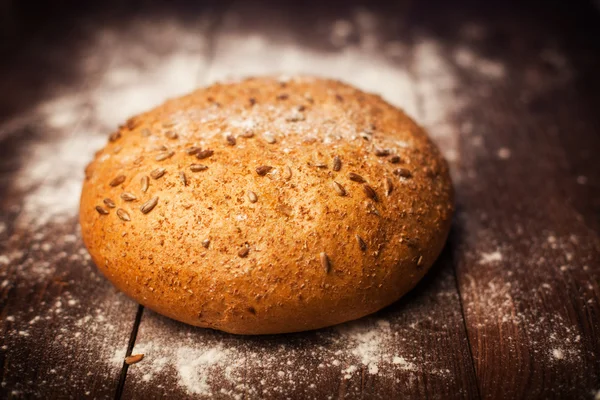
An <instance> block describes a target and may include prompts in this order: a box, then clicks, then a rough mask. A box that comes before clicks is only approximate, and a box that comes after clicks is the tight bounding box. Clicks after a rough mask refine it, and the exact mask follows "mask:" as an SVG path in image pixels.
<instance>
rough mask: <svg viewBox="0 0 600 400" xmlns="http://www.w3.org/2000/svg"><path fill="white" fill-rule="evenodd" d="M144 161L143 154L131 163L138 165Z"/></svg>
mask: <svg viewBox="0 0 600 400" xmlns="http://www.w3.org/2000/svg"><path fill="white" fill-rule="evenodd" d="M142 161H144V156H139V157H138V158H136V159H135V160H133V165H140V164H141V163H142Z"/></svg>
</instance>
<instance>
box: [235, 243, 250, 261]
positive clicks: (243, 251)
mask: <svg viewBox="0 0 600 400" xmlns="http://www.w3.org/2000/svg"><path fill="white" fill-rule="evenodd" d="M248 253H250V248H249V247H248V246H244V247H242V248H241V249H240V251H238V256H240V257H241V258H245V257H247V256H248Z"/></svg>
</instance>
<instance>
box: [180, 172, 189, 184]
mask: <svg viewBox="0 0 600 400" xmlns="http://www.w3.org/2000/svg"><path fill="white" fill-rule="evenodd" d="M179 180H180V181H181V184H182V185H183V186H187V184H188V182H187V177H186V176H185V172H183V171H179Z"/></svg>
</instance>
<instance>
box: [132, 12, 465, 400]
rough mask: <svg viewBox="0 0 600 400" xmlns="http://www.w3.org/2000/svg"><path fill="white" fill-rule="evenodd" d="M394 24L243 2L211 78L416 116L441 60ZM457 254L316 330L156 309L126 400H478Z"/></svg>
mask: <svg viewBox="0 0 600 400" xmlns="http://www.w3.org/2000/svg"><path fill="white" fill-rule="evenodd" d="M396 11H397V10H396ZM390 15H397V14H390ZM393 19H394V18H386V13H385V12H381V13H378V14H375V13H372V12H369V11H368V10H366V9H360V8H354V7H347V8H340V9H336V10H331V9H330V10H328V9H326V8H325V7H321V8H319V7H313V8H311V9H310V10H307V9H305V8H302V7H300V6H298V8H294V6H291V5H285V6H282V5H273V4H269V5H268V6H267V5H265V4H262V3H255V2H253V3H248V2H243V3H241V2H240V3H236V4H234V5H233V6H232V8H231V10H230V11H229V12H228V13H227V14H226V15H225V18H224V23H223V27H222V28H221V29H219V32H218V34H217V42H216V48H215V59H214V62H213V64H212V65H211V67H210V68H209V70H208V78H206V80H207V81H212V80H215V79H223V78H227V77H231V76H233V77H239V76H244V75H249V74H265V73H278V72H281V71H285V72H286V73H295V72H303V73H314V74H319V75H329V76H335V77H339V78H342V79H344V80H347V81H349V82H352V83H354V84H356V85H357V86H359V87H363V88H365V89H367V90H374V91H377V92H380V93H382V94H384V95H385V96H386V97H387V98H390V99H391V100H392V101H394V102H395V103H396V104H399V105H401V106H403V107H405V108H407V109H409V110H411V112H412V113H413V114H414V113H417V112H418V109H419V107H418V105H417V103H418V101H417V98H418V97H419V96H422V93H420V92H421V89H420V88H419V87H418V85H417V84H416V82H415V78H414V73H415V72H422V69H423V66H422V63H423V62H427V60H429V59H430V58H431V57H433V58H435V59H436V60H437V58H436V57H440V55H439V54H438V53H436V49H435V48H432V49H429V48H424V49H421V47H418V46H417V47H418V48H415V49H411V47H410V44H403V43H401V42H399V41H398V39H397V38H396V37H395V36H394V35H395V34H397V32H396V30H395V29H394V26H393V23H394V21H393ZM336 21H337V22H336ZM348 29H350V32H349V33H348V32H347V30H348ZM386 46H387V47H386ZM386 49H387V50H386ZM390 49H391V50H390ZM399 50H400V51H401V50H406V51H407V52H408V53H413V52H416V51H421V52H424V54H420V61H421V65H417V66H416V67H415V68H411V67H410V64H409V63H410V57H402V56H403V54H398V52H399ZM446 72H447V71H442V73H446ZM438 73H439V71H432V72H431V75H433V76H437V75H436V74H438ZM438 78H439V79H445V76H443V75H442V76H438ZM436 94H437V93H433V95H436ZM436 116H438V117H439V115H438V114H436ZM431 120H432V121H434V122H437V121H436V120H435V118H432V119H431ZM452 258H453V257H452V250H451V249H450V248H449V249H447V251H446V253H444V255H443V256H442V257H441V259H440V261H439V262H438V264H437V267H436V268H434V270H433V271H432V272H431V274H429V275H428V277H427V279H426V280H425V281H424V282H423V283H422V284H421V285H419V287H418V288H417V289H416V290H415V291H414V292H412V293H411V294H410V295H409V296H407V297H406V298H405V299H403V300H402V301H400V302H398V303H397V304H395V305H393V306H391V307H389V308H388V309H386V310H383V311H382V312H380V313H378V314H376V315H374V316H371V317H368V318H364V319H361V320H359V321H356V322H353V323H349V324H344V325H341V326H338V327H333V328H330V329H324V330H320V331H316V332H307V333H299V334H292V335H283V336H265V337H239V336H233V335H228V334H224V333H220V332H215V331H211V330H205V329H200V328H194V327H190V326H186V325H183V324H181V323H178V322H175V321H172V320H169V319H167V318H164V317H162V316H160V315H157V314H155V313H153V312H151V311H148V310H146V311H145V312H144V315H143V317H142V321H141V324H140V327H139V331H138V336H137V340H136V344H135V347H134V349H133V353H134V354H135V353H143V354H145V358H144V360H143V361H141V362H139V363H137V364H135V365H132V366H130V368H129V372H128V377H127V380H126V384H125V388H124V392H123V396H124V397H125V398H140V399H146V398H160V397H174V398H191V397H195V396H197V397H201V398H205V397H209V396H212V397H216V398H241V397H244V398H307V399H310V398H315V399H320V398H333V397H336V398H337V397H348V398H361V397H365V398H422V397H430V398H443V399H447V398H475V397H477V387H476V382H475V375H474V369H473V366H472V361H471V356H470V354H469V348H468V343H467V337H466V332H465V329H464V324H463V319H462V315H461V308H460V302H459V298H458V292H457V288H456V283H455V280H454V275H453V269H452Z"/></svg>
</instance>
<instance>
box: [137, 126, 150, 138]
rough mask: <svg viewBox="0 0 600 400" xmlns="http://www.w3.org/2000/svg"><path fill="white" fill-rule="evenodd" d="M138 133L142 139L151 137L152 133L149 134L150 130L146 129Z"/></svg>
mask: <svg viewBox="0 0 600 400" xmlns="http://www.w3.org/2000/svg"><path fill="white" fill-rule="evenodd" d="M140 133H141V134H142V136H143V137H148V136H151V135H152V132H150V129H148V128H144V129H142V131H141V132H140Z"/></svg>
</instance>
